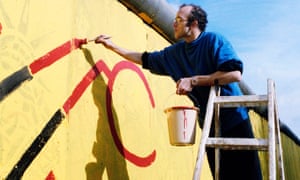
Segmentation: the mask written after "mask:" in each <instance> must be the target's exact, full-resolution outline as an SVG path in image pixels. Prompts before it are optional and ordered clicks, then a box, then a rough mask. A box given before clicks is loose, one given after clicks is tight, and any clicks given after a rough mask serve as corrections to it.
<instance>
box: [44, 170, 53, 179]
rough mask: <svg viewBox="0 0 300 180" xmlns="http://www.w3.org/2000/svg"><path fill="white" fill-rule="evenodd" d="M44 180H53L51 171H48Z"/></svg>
mask: <svg viewBox="0 0 300 180" xmlns="http://www.w3.org/2000/svg"><path fill="white" fill-rule="evenodd" d="M45 180H55V176H54V173H53V171H50V172H49V174H48V176H47V177H46V179H45Z"/></svg>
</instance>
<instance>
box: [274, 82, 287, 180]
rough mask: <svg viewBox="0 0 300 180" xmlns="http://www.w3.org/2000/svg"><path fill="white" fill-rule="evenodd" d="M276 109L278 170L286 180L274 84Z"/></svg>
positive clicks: (283, 179) (280, 175) (280, 177)
mask: <svg viewBox="0 0 300 180" xmlns="http://www.w3.org/2000/svg"><path fill="white" fill-rule="evenodd" d="M274 108H275V135H276V147H277V151H276V152H277V158H278V166H279V167H278V169H279V179H281V180H285V174H284V161H283V152H282V144H281V136H280V126H279V112H278V104H277V98H276V91H275V84H274Z"/></svg>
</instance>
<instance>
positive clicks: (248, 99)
mask: <svg viewBox="0 0 300 180" xmlns="http://www.w3.org/2000/svg"><path fill="white" fill-rule="evenodd" d="M214 102H215V104H219V105H220V107H239V106H245V107H255V106H263V105H267V103H268V96H267V95H243V96H216V97H215V100H214Z"/></svg>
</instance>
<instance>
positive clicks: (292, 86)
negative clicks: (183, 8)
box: [166, 0, 300, 137]
mask: <svg viewBox="0 0 300 180" xmlns="http://www.w3.org/2000/svg"><path fill="white" fill-rule="evenodd" d="M166 1H167V2H169V3H170V4H172V5H173V6H174V8H176V9H177V7H178V6H179V5H180V4H182V3H194V4H197V5H200V6H201V7H202V8H203V9H205V10H206V12H207V14H208V26H207V29H206V30H207V31H216V32H219V33H221V34H223V35H224V36H225V37H227V38H228V39H229V40H230V41H231V43H232V45H233V46H234V48H235V50H236V51H237V53H238V55H239V56H240V58H241V59H242V60H243V62H244V66H245V67H244V74H243V80H244V81H245V82H246V83H247V85H249V87H250V88H251V89H252V90H253V91H254V92H255V93H256V94H266V92H267V79H268V78H270V79H273V80H274V81H275V86H276V95H277V96H276V97H277V103H278V107H279V116H280V119H281V121H283V122H284V123H285V124H286V125H288V126H289V127H290V129H291V130H292V131H293V132H294V133H295V134H296V135H297V136H298V137H300V108H299V105H300V98H299V96H300V72H299V68H300V30H299V29H300V21H299V18H300V11H299V9H298V8H299V7H300V1H293V0H288V1H282V0H264V1H259V0H247V1H245V0H226V1H220V0H166Z"/></svg>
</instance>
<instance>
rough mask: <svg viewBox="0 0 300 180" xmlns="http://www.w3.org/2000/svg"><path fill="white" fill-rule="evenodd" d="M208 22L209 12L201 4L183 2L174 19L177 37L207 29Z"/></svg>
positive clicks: (184, 36)
mask: <svg viewBox="0 0 300 180" xmlns="http://www.w3.org/2000/svg"><path fill="white" fill-rule="evenodd" d="M206 24H207V14H206V12H205V11H204V10H203V9H202V8H201V7H200V6H197V5H194V4H183V5H181V6H180V8H179V10H178V12H177V14H176V18H175V20H174V25H173V27H174V35H175V38H176V39H180V38H187V37H188V36H191V35H192V34H191V33H198V32H202V31H205V28H206Z"/></svg>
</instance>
